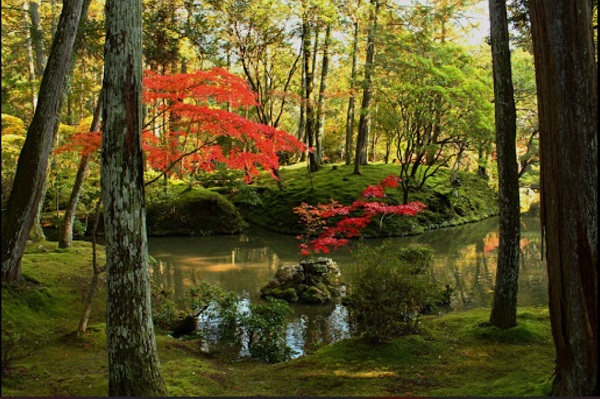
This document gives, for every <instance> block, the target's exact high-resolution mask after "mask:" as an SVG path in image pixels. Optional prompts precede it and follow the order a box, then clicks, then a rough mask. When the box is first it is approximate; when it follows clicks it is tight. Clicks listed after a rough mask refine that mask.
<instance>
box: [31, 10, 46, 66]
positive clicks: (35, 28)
mask: <svg viewBox="0 0 600 399" xmlns="http://www.w3.org/2000/svg"><path fill="white" fill-rule="evenodd" d="M29 17H30V18H31V42H32V44H33V50H34V54H35V74H36V75H37V76H42V75H43V74H44V68H45V67H46V59H47V56H46V49H45V46H44V31H43V30H42V20H41V18H40V5H39V4H38V3H37V2H36V1H30V2H29Z"/></svg>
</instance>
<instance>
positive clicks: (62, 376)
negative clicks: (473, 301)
mask: <svg viewBox="0 0 600 399" xmlns="http://www.w3.org/2000/svg"><path fill="white" fill-rule="evenodd" d="M90 259H91V246H90V244H89V243H85V242H80V241H76V242H75V243H74V246H73V248H71V249H67V250H62V249H58V248H57V245H56V243H53V242H43V243H41V244H31V245H30V246H29V247H28V249H27V253H26V255H25V256H24V258H23V275H24V277H25V284H24V286H23V287H22V288H19V289H17V290H15V289H13V288H9V287H6V286H3V287H2V338H3V339H2V350H3V354H4V351H5V349H7V348H9V346H10V347H11V349H12V353H13V354H15V355H19V354H24V353H26V352H30V353H29V355H28V356H27V357H24V358H22V359H18V360H15V361H14V362H13V363H12V364H11V365H10V368H9V369H8V370H7V373H6V375H3V376H2V387H1V388H2V390H1V394H2V396H45V397H47V396H106V395H107V390H108V382H107V381H108V380H107V378H108V368H107V356H106V336H105V324H104V310H105V289H104V287H103V286H102V287H101V288H100V291H99V294H98V296H97V298H96V300H95V302H94V308H93V312H92V315H91V319H90V322H89V329H88V331H87V333H86V334H85V335H84V336H82V337H77V336H76V335H75V334H74V333H73V331H75V330H76V328H77V325H78V322H79V318H80V316H81V312H82V310H83V296H84V293H85V290H86V289H87V284H88V282H89V279H90V277H91V261H90ZM101 263H103V262H102V260H101ZM488 316H489V309H476V310H470V311H465V312H452V313H449V314H446V315H443V316H427V317H425V318H423V320H422V326H421V333H420V334H419V335H413V336H408V337H404V338H398V339H395V340H393V341H392V342H391V343H389V344H386V345H379V346H372V345H369V344H367V343H365V342H363V341H361V340H360V339H350V340H345V341H341V342H338V343H336V344H333V345H330V346H326V347H323V348H321V349H319V350H317V351H316V352H314V353H312V354H310V355H307V356H303V357H301V358H298V359H295V360H292V361H289V362H286V363H279V364H266V363H263V362H259V361H254V360H242V361H240V360H237V361H231V360H224V359H223V358H219V357H209V356H208V355H205V354H203V353H202V352H201V351H200V350H199V344H198V342H197V341H194V340H191V341H184V340H178V339H174V338H171V337H170V336H168V335H166V334H164V333H160V332H159V333H158V335H157V343H158V349H159V355H160V359H161V365H162V374H163V376H164V378H165V380H166V384H167V387H168V393H169V395H170V396H259V395H260V396H301V395H307V396H352V395H360V396H543V395H547V394H548V393H549V386H550V379H551V376H552V371H553V363H554V346H553V344H552V338H551V332H550V324H549V315H548V310H547V309H542V308H522V309H520V310H519V314H518V325H517V327H515V328H513V329H510V330H508V331H499V330H497V329H495V328H493V327H490V326H489V325H488V324H487V323H486V320H487V319H488ZM6 338H8V339H6ZM15 342H16V344H14V343H15ZM11 345H12V346H11Z"/></svg>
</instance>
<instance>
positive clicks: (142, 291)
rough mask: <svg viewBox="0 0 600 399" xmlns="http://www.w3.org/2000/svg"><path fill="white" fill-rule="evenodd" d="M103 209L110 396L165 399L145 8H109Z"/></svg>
mask: <svg viewBox="0 0 600 399" xmlns="http://www.w3.org/2000/svg"><path fill="white" fill-rule="evenodd" d="M105 15H106V42H105V48H104V60H105V65H104V81H103V89H102V90H103V91H104V95H103V105H102V120H103V123H102V125H103V137H102V168H101V170H102V172H101V178H102V202H103V203H104V226H105V239H106V273H107V275H106V289H107V306H106V316H107V328H106V335H107V348H108V367H109V392H108V393H109V395H110V396H140V397H144V396H163V395H164V394H165V393H166V390H165V385H164V381H163V379H162V377H161V374H160V363H159V359H158V353H157V351H156V341H155V337H154V326H153V324H152V309H151V304H150V279H149V273H148V246H147V238H146V216H145V198H144V182H143V161H142V148H141V132H142V113H141V111H142V102H141V88H142V4H141V0H127V1H123V0H109V1H107V2H106V10H105Z"/></svg>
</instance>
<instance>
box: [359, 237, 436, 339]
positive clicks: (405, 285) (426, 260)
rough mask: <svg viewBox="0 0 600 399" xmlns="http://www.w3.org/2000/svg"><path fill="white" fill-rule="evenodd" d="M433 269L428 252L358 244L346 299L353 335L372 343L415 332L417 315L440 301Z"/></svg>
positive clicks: (415, 248) (430, 250)
mask: <svg viewBox="0 0 600 399" xmlns="http://www.w3.org/2000/svg"><path fill="white" fill-rule="evenodd" d="M432 266H433V250H432V249H431V248H429V247H426V246H416V245H415V246H410V247H407V248H396V247H394V246H393V245H392V243H391V242H390V241H385V242H384V243H383V244H382V245H380V246H377V247H374V246H366V245H361V246H360V247H359V248H358V250H357V251H356V252H355V261H354V267H353V271H352V274H351V276H350V279H351V280H350V281H351V295H350V297H349V298H348V304H349V308H350V319H351V323H352V325H353V328H354V329H355V331H356V332H357V333H358V334H360V335H362V336H363V337H365V338H366V339H367V340H368V341H371V342H386V341H389V340H390V339H391V338H393V337H395V336H398V335H407V334H411V333H415V332H417V330H418V324H419V316H420V312H421V311H422V310H423V309H424V308H425V307H426V306H427V305H431V304H434V303H435V302H437V301H438V300H439V299H440V292H441V290H440V288H439V287H438V285H437V284H436V282H435V280H434V278H433V275H432Z"/></svg>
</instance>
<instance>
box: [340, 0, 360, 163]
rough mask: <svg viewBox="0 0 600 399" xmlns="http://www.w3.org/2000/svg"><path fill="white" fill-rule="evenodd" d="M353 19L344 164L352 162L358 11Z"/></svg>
mask: <svg viewBox="0 0 600 399" xmlns="http://www.w3.org/2000/svg"><path fill="white" fill-rule="evenodd" d="M360 3H361V2H360V0H359V1H358V7H357V8H360ZM355 18H356V20H355V21H354V37H353V39H352V72H351V75H350V98H349V99H348V113H347V114H346V147H345V154H344V156H345V158H346V165H350V164H351V163H352V136H353V134H354V102H355V99H356V94H355V89H356V77H357V73H358V34H359V32H360V21H359V16H358V11H357V13H356V16H355Z"/></svg>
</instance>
